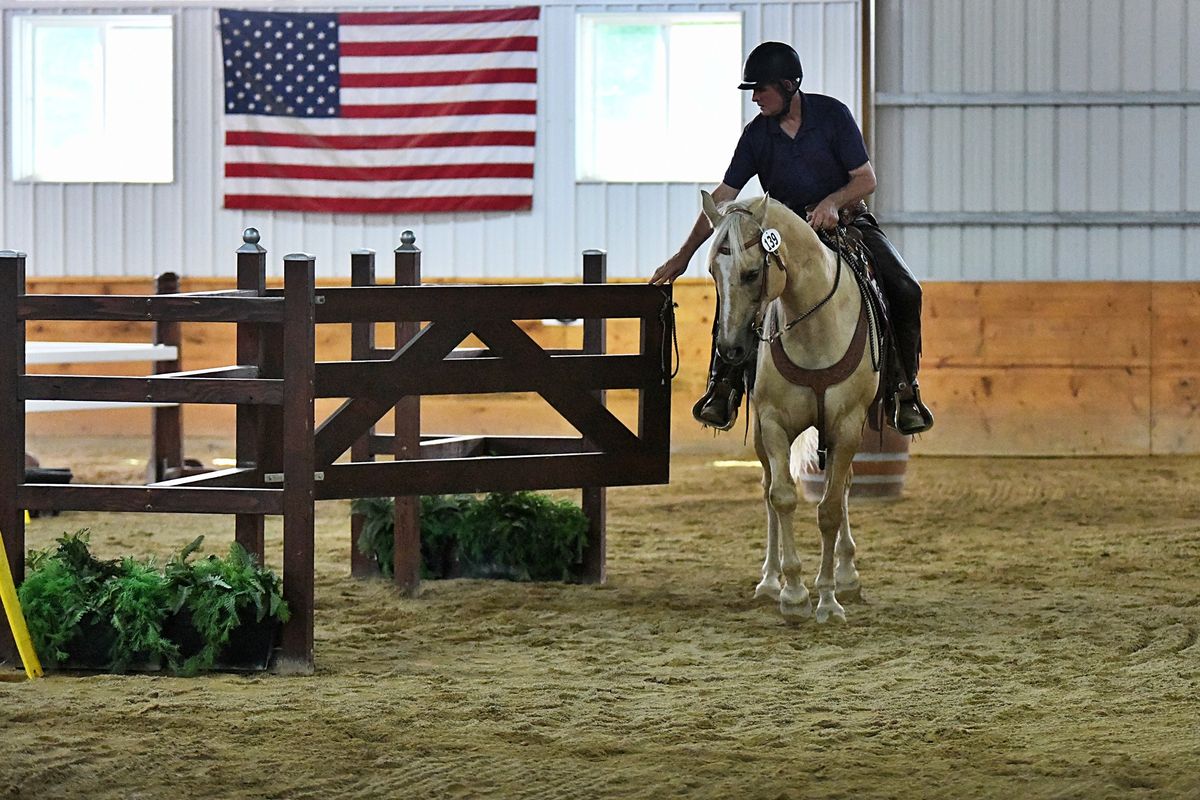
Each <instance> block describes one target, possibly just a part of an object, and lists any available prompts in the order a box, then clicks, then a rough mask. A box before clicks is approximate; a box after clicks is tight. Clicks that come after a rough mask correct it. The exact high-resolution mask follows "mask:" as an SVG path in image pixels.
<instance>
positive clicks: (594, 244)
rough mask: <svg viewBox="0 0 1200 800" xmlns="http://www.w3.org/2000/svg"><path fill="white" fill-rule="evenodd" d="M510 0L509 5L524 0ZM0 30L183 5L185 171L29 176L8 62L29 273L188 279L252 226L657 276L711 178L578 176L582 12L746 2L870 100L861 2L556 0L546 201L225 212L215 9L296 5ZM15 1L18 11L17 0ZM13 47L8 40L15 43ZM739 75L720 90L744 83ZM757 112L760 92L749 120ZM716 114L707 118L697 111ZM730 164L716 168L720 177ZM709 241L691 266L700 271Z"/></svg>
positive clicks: (748, 36)
mask: <svg viewBox="0 0 1200 800" xmlns="http://www.w3.org/2000/svg"><path fill="white" fill-rule="evenodd" d="M520 3H521V0H511V2H505V3H503V4H502V5H519V4H520ZM6 5H7V6H8V7H9V10H7V11H5V12H4V16H3V30H0V36H2V38H0V41H3V42H5V44H7V43H8V41H9V36H10V33H9V28H10V25H9V19H10V18H11V15H12V14H13V13H17V12H21V11H28V10H31V9H37V10H38V11H39V12H45V13H61V12H62V11H64V10H65V11H68V12H71V13H120V12H147V11H150V12H163V11H170V12H173V13H175V15H176V33H175V37H176V54H177V55H176V65H177V69H176V76H175V85H176V101H175V102H176V110H177V119H178V124H177V127H176V162H175V163H176V180H175V182H174V183H172V184H168V185H159V186H149V185H142V186H137V185H119V184H67V185H63V184H37V185H35V184H20V183H14V182H13V181H12V180H11V176H10V175H9V174H8V173H9V169H10V160H9V152H8V151H9V148H8V140H7V137H8V133H7V131H8V130H9V119H8V117H9V114H10V103H11V100H10V98H9V96H8V86H9V83H10V81H9V76H10V70H11V64H10V63H9V60H8V58H7V57H5V58H4V59H3V61H4V64H3V68H2V69H3V81H2V83H3V86H4V89H3V97H2V98H0V121H3V123H4V125H3V128H4V130H5V131H6V133H5V140H4V153H3V159H0V248H17V249H22V250H26V251H28V252H29V253H30V256H31V258H30V262H29V264H30V268H29V272H30V276H31V277H42V276H55V275H71V276H74V275H79V276H119V275H133V276H147V275H152V274H155V273H157V272H161V271H164V270H168V269H171V270H177V271H179V272H181V273H182V274H184V275H188V276H206V275H230V274H232V272H233V251H234V250H235V249H236V248H237V246H238V245H239V244H240V243H241V238H240V237H241V231H242V229H243V228H245V227H249V226H253V227H256V228H258V229H259V230H260V231H261V232H262V236H263V244H264V245H265V246H266V247H268V248H269V249H270V250H271V251H272V256H273V257H272V269H273V270H274V269H277V268H278V264H279V261H278V259H279V258H281V257H282V255H283V254H285V253H288V252H296V251H305V252H310V253H313V254H315V255H316V256H317V266H318V272H319V274H320V275H321V276H326V277H331V276H342V277H345V276H347V275H348V273H349V256H348V253H349V251H350V250H352V249H355V248H360V247H370V248H373V249H375V250H376V251H378V252H379V253H381V254H383V255H386V254H387V253H388V251H390V250H391V249H392V248H394V247H395V246H396V245H397V244H399V241H400V232H401V231H403V230H404V229H406V228H411V229H413V230H414V231H416V234H417V242H418V244H419V245H420V246H421V247H422V249H423V250H424V251H425V257H424V261H423V271H424V274H425V275H426V276H428V277H442V276H457V277H488V278H491V277H519V278H554V277H568V276H572V275H575V274H577V273H578V271H579V269H580V266H579V253H580V251H582V250H584V249H586V248H602V249H606V250H608V252H609V273H610V275H611V276H613V277H634V276H647V275H649V274H650V272H651V271H652V270H653V269H654V267H655V266H657V265H658V264H659V263H660V262H661V261H662V260H663V259H664V258H666V256H668V255H669V254H670V253H672V252H674V250H675V249H676V248H677V247H678V245H679V242H681V241H682V239H683V238H684V236H685V235H686V233H687V231H688V230H689V229H690V227H691V225H692V222H693V221H694V220H695V217H696V215H697V213H698V212H699V196H698V189H700V188H711V187H709V186H702V185H697V184H612V183H608V184H577V183H576V182H575V178H574V157H573V151H574V142H575V132H574V128H573V124H574V108H575V105H574V59H575V20H576V13H577V12H581V11H586V12H598V11H621V12H628V11H639V10H643V11H653V12H664V11H667V12H670V11H679V12H684V11H731V10H732V11H739V12H741V13H742V14H743V39H744V44H745V49H746V50H748V49H749V48H750V47H752V46H753V45H754V44H757V43H758V42H759V41H761V40H762V39H768V38H770V39H785V40H791V41H792V42H794V43H795V44H796V46H797V48H798V49H799V50H800V51H801V53H802V54H803V56H804V60H805V71H806V77H805V85H806V87H807V88H808V89H810V90H812V91H821V92H826V93H829V94H833V95H836V96H838V97H840V98H841V99H842V100H844V101H845V102H846V103H847V105H849V106H850V107H851V108H858V107H859V104H860V86H861V80H860V58H859V52H860V47H859V42H860V38H861V36H860V31H861V28H860V8H861V5H860V0H802V1H801V2H784V3H735V4H730V3H705V4H696V3H654V4H651V3H638V2H633V3H626V4H584V3H578V2H573V1H572V0H543V2H541V3H540V5H542V8H543V13H542V21H543V22H542V33H541V51H540V54H539V65H540V69H539V77H538V98H539V109H538V123H537V125H538V130H537V149H536V163H535V188H534V208H533V211H532V212H529V213H518V214H508V213H504V214H483V213H469V214H436V215H435V214H430V215H412V216H389V215H347V214H339V215H336V216H335V215H330V214H308V213H304V214H301V213H264V212H241V211H226V210H223V209H221V208H220V204H221V186H220V185H221V181H220V174H221V169H222V162H221V130H220V124H219V120H220V113H221V106H220V96H219V92H218V89H219V86H220V84H221V72H220V70H221V61H220V55H219V48H218V41H217V36H216V34H215V32H214V29H215V15H214V9H215V8H217V7H220V6H221V5H225V6H235V7H240V8H248V7H255V8H270V7H278V8H279V9H281V10H283V9H285V8H294V7H293V6H289V5H286V4H283V3H276V4H274V6H272V4H269V3H263V2H258V1H256V0H248V1H245V2H232V0H231V2H228V3H222V4H217V3H212V4H204V5H200V4H197V3H196V2H188V1H187V0H168V1H167V2H161V3H159V4H157V5H154V6H146V5H134V4H132V3H127V2H119V1H118V0H93V2H90V3H80V2H74V0H64V1H63V2H61V3H58V4H56V5H55V7H53V8H47V6H48V5H49V4H48V3H45V2H30V1H29V0H17V1H16V2H9V3H7V4H6ZM306 5H307V6H308V7H310V8H314V9H316V8H320V9H321V10H329V9H338V10H350V9H358V8H366V7H390V8H428V7H438V6H441V7H445V6H456V5H457V6H464V7H466V6H469V7H478V6H479V5H481V4H479V3H464V2H455V1H454V0H448V1H447V2H445V3H438V4H428V5H424V6H410V5H408V4H406V3H404V2H400V0H378V1H376V0H367V1H366V2H357V3H353V4H346V3H339V2H335V1H333V0H330V1H329V2H326V3H324V4H320V3H317V4H306ZM14 9H15V11H14ZM3 51H4V52H5V53H7V47H6V46H5V47H3ZM738 77H739V76H737V75H731V76H730V81H729V85H728V86H721V87H714V91H736V89H734V86H735V85H736V82H737V79H738ZM754 113H756V110H755V109H753V108H752V106H751V105H750V103H749V97H747V98H746V104H745V108H744V117H745V120H746V121H749V120H750V119H751V118H752V116H753V115H754ZM696 122H697V124H698V125H702V124H703V116H702V114H700V115H699V116H698V117H697V121H696ZM725 166H726V165H725V164H713V165H712V175H713V179H712V183H713V184H714V185H715V184H716V182H717V181H719V180H720V178H721V175H722V173H723V172H724V169H725ZM702 256H703V253H701V254H699V255H698V256H697V258H696V261H695V262H694V263H693V266H692V270H691V273H690V274H695V275H699V274H701V272H700V267H699V265H700V264H701V263H702V261H701V258H702Z"/></svg>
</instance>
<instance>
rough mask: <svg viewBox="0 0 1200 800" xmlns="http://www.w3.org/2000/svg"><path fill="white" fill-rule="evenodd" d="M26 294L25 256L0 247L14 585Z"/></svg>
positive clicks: (0, 435) (0, 458)
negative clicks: (21, 310) (21, 313)
mask: <svg viewBox="0 0 1200 800" xmlns="http://www.w3.org/2000/svg"><path fill="white" fill-rule="evenodd" d="M24 294H25V254H24V253H17V252H14V251H12V250H0V387H2V388H0V533H2V534H3V535H4V544H3V547H4V552H5V555H6V556H7V557H8V565H9V569H10V571H11V572H12V578H13V583H14V584H15V585H17V586H19V585H20V584H21V581H22V580H24V578H25V514H24V509H22V508H20V507H19V506H18V505H17V487H18V486H20V485H21V484H22V483H24V482H25V409H24V403H22V401H21V399H20V393H19V391H18V383H19V379H20V376H21V375H23V374H24V373H25V323H24V322H22V321H21V320H20V319H19V318H18V316H17V305H18V304H19V303H20V301H21V297H22V296H23V295H24ZM0 661H8V662H9V663H14V664H19V663H21V662H20V660H19V656H18V654H17V646H16V643H15V642H14V641H13V638H12V633H11V632H10V631H9V629H8V624H7V623H0Z"/></svg>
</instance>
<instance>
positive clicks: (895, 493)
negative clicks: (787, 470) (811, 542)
mask: <svg viewBox="0 0 1200 800" xmlns="http://www.w3.org/2000/svg"><path fill="white" fill-rule="evenodd" d="M907 469H908V437H907V436H901V435H900V434H898V433H896V432H895V431H894V430H892V429H891V428H889V427H887V426H884V431H883V440H882V442H881V441H880V436H879V432H878V431H873V430H871V429H870V428H867V429H866V430H865V431H863V439H862V444H861V445H859V448H858V453H857V454H856V455H855V456H854V481H853V482H852V483H851V484H850V496H851V497H882V498H888V497H899V496H900V494H901V493H902V492H903V490H904V474H905V472H906V471H907ZM800 483H801V485H802V486H803V488H804V499H805V500H808V501H809V502H811V503H815V502H816V501H818V500H820V499H821V496H822V495H823V494H824V493H825V472H824V471H823V470H818V469H817V465H816V464H815V463H814V464H813V465H812V466H811V468H809V469H805V471H804V472H803V473H802V474H801V475H800Z"/></svg>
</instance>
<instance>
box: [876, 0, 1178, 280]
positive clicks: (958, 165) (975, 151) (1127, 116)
mask: <svg viewBox="0 0 1200 800" xmlns="http://www.w3.org/2000/svg"><path fill="white" fill-rule="evenodd" d="M876 14H877V24H876V31H877V51H876V52H877V62H876V87H877V95H876V98H875V101H876V109H877V117H876V120H877V127H876V134H877V141H876V144H875V147H874V153H873V156H874V160H875V162H876V166H877V168H878V171H879V179H880V189H879V192H878V193H877V197H876V205H877V208H878V210H879V211H880V216H881V217H882V219H883V221H884V222H885V223H886V226H887V228H888V230H889V231H890V232H891V233H892V235H893V238H894V240H895V241H896V242H897V243H898V244H899V246H900V248H901V249H902V251H903V252H904V254H905V256H906V258H907V260H908V261H909V262H910V265H911V266H912V267H913V269H914V271H915V272H916V273H917V274H918V275H919V276H922V277H926V278H932V279H936V280H1184V279H1188V280H1195V279H1197V278H1200V2H1196V1H1195V0H971V1H970V2H961V0H876Z"/></svg>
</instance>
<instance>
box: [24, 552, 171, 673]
mask: <svg viewBox="0 0 1200 800" xmlns="http://www.w3.org/2000/svg"><path fill="white" fill-rule="evenodd" d="M27 562H28V565H29V574H28V576H27V577H26V579H25V581H24V582H23V583H22V584H21V588H20V590H19V597H20V599H21V606H22V608H23V609H24V610H25V616H26V621H27V623H28V626H29V634H30V637H31V638H32V640H33V643H34V647H35V648H36V649H37V652H38V654H39V656H40V657H41V658H42V659H43V660H44V661H46V662H47V663H48V664H50V665H53V666H61V665H63V664H64V663H66V662H67V661H69V660H70V659H71V657H72V651H75V652H80V651H82V650H84V649H88V648H95V647H96V646H99V650H100V653H101V657H102V658H104V659H105V661H106V665H107V668H108V669H109V670H110V671H113V672H124V671H125V670H126V669H128V668H129V667H130V666H131V664H133V663H135V662H153V661H156V660H157V659H158V658H160V657H169V656H170V655H171V653H173V652H174V646H173V645H172V644H171V642H170V641H168V640H167V639H166V638H165V637H164V636H163V623H164V621H165V619H166V615H167V611H168V601H169V598H170V591H169V589H168V588H167V583H166V581H165V580H164V578H163V576H162V574H161V573H160V572H159V571H158V569H157V568H156V567H155V565H154V563H153V562H152V561H145V562H142V561H137V560H135V559H132V558H125V559H122V560H120V561H102V560H100V559H97V558H96V557H95V556H94V555H93V554H92V552H91V549H90V542H89V532H88V531H87V530H86V529H84V530H79V531H76V532H75V533H67V534H63V535H62V536H61V537H59V538H58V540H57V545H56V546H55V547H54V548H50V549H46V550H42V551H30V552H29V554H28V558H27Z"/></svg>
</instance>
